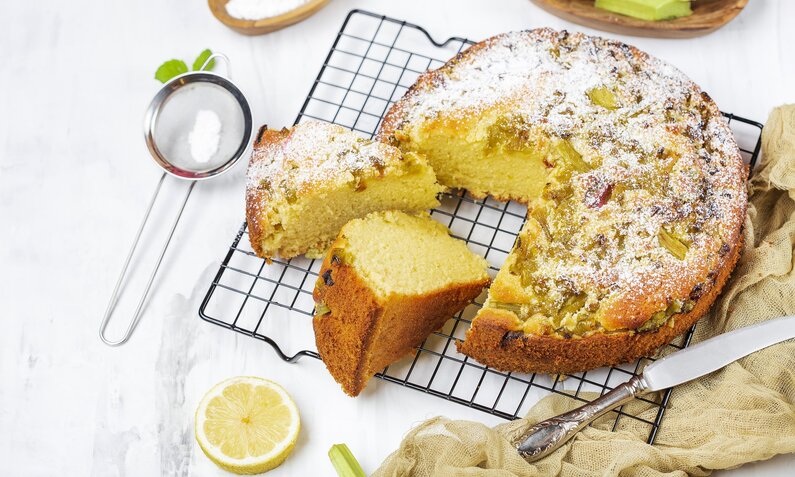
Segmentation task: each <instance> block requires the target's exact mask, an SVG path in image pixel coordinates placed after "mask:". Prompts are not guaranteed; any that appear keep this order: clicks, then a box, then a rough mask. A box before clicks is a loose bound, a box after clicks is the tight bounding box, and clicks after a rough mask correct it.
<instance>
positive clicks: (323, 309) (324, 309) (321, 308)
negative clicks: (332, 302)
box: [315, 302, 331, 316]
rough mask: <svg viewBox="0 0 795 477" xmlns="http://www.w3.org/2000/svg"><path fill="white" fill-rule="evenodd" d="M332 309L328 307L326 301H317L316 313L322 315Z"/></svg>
mask: <svg viewBox="0 0 795 477" xmlns="http://www.w3.org/2000/svg"><path fill="white" fill-rule="evenodd" d="M330 311H331V308H329V307H328V305H326V304H325V303H322V302H321V303H316V304H315V315H316V316H322V315H325V314H327V313H329V312H330Z"/></svg>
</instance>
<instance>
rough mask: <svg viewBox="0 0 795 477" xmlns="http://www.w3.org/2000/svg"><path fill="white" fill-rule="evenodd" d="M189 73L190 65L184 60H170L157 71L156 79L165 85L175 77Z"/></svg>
mask: <svg viewBox="0 0 795 477" xmlns="http://www.w3.org/2000/svg"><path fill="white" fill-rule="evenodd" d="M187 72H188V65H186V64H185V62H184V61H182V60H168V61H166V62H165V63H163V64H162V65H160V67H159V68H158V69H157V71H156V72H155V79H156V80H158V81H160V82H161V83H165V82H167V81H168V80H170V79H171V78H173V77H175V76H179V75H181V74H182V73H187Z"/></svg>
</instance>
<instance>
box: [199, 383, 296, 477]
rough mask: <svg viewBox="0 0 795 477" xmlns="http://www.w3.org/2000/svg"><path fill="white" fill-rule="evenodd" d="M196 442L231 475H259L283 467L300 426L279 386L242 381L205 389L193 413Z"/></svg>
mask: <svg viewBox="0 0 795 477" xmlns="http://www.w3.org/2000/svg"><path fill="white" fill-rule="evenodd" d="M195 429H196V440H197V441H198V442H199V447H201V449H202V450H203V451H204V453H205V454H206V455H207V457H209V458H210V460H212V461H213V462H215V464H216V465H218V466H219V467H221V468H222V469H224V470H228V471H230V472H234V473H236V474H260V473H262V472H265V471H268V470H271V469H273V468H274V467H277V466H278V465H279V464H281V463H282V462H284V460H285V459H286V458H287V456H288V455H290V452H292V450H293V448H294V447H295V441H296V440H297V439H298V432H299V431H300V429H301V422H300V418H299V415H298V408H297V407H296V405H295V403H294V402H293V400H292V399H291V398H290V395H289V394H287V391H285V390H284V388H282V387H281V386H279V385H278V384H276V383H274V382H272V381H268V380H266V379H262V378H256V377H251V376H241V377H237V378H231V379H227V380H226V381H223V382H221V383H218V384H216V385H215V386H214V387H213V388H212V389H210V390H209V391H208V392H207V394H205V396H204V398H202V400H201V403H199V408H198V409H196V421H195Z"/></svg>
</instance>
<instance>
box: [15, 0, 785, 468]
mask: <svg viewBox="0 0 795 477" xmlns="http://www.w3.org/2000/svg"><path fill="white" fill-rule="evenodd" d="M355 7H360V8H366V9H369V10H373V11H376V12H380V13H385V14H388V15H391V16H394V17H398V18H403V19H406V20H409V21H412V22H415V23H419V24H421V25H423V26H425V27H426V28H427V29H428V30H429V31H430V32H431V33H432V34H433V35H434V36H435V37H436V38H446V37H448V36H451V35H459V36H466V37H469V38H472V39H483V38H485V37H487V36H489V35H492V34H496V33H499V32H503V31H506V30H511V29H523V28H530V27H539V26H553V27H559V28H570V29H582V28H580V27H576V26H573V25H571V24H567V23H566V22H564V21H562V20H559V19H557V18H555V17H552V16H549V15H547V14H546V13H544V12H542V11H540V10H539V9H537V8H536V7H535V6H534V5H532V4H531V3H529V2H528V1H526V0H510V1H509V0H502V1H485V0H481V1H474V0H467V1H460V0H445V1H440V0H436V1H429V0H424V1H415V0H403V1H401V2H388V1H386V0H383V1H347V0H333V1H332V3H331V4H330V5H329V6H328V7H326V8H325V9H323V10H322V11H321V12H320V13H319V14H317V15H316V16H314V17H312V18H310V19H309V20H307V21H305V22H303V23H301V24H299V25H296V26H293V27H291V28H288V29H286V30H282V31H280V32H276V33H272V34H270V35H267V36H262V37H255V38H249V37H244V36H240V35H238V34H236V33H234V32H232V31H230V30H227V29H226V27H224V26H223V25H221V24H220V23H218V22H217V21H216V20H215V19H214V18H213V17H212V15H211V14H210V11H209V9H208V8H207V6H206V4H205V3H204V2H202V1H193V2H188V1H174V0H171V1H166V0H159V1H155V0H140V1H135V2H107V1H100V0H91V1H89V0H77V1H70V2H64V1H55V0H42V1H35V2H32V1H16V2H4V4H3V7H2V9H1V10H2V11H1V12H0V304H2V312H1V313H0V324H1V325H2V327H0V475H2V476H6V475H8V476H50V475H65V476H72V475H75V476H84V475H93V476H103V477H104V476H123V475H128V476H143V475H180V476H183V475H223V474H224V473H223V472H222V471H220V470H217V469H216V468H215V467H214V466H213V464H211V463H210V462H209V461H208V460H207V459H206V458H205V457H204V456H203V455H202V453H201V451H200V450H199V449H198V447H197V446H196V445H195V443H194V438H193V412H194V409H195V406H196V404H197V402H198V400H199V399H200V398H201V396H202V394H203V393H204V392H205V391H206V390H207V389H209V388H210V387H211V386H212V385H213V384H214V383H216V382H218V381H220V380H222V379H225V378H227V377H230V376H234V375H241V374H253V375H259V376H264V377H267V378H270V379H274V380H276V381H278V382H280V383H282V384H283V385H284V386H285V387H286V388H287V389H288V390H289V391H290V392H291V393H292V395H293V396H294V398H295V400H296V401H297V403H298V405H299V407H300V409H301V412H302V416H303V432H302V435H301V437H300V439H299V442H298V446H297V448H296V450H295V453H294V454H293V456H292V457H291V458H290V459H289V460H288V461H287V462H286V463H285V464H284V466H282V467H280V468H279V469H278V470H276V471H274V472H272V474H271V475H295V476H299V475H300V476H304V475H331V474H332V472H333V471H332V470H331V467H330V465H329V464H328V459H327V457H326V451H327V450H328V448H329V446H330V445H331V444H333V443H337V442H346V443H348V445H349V446H350V447H351V449H352V450H353V451H354V453H355V454H356V455H357V457H358V458H359V459H360V461H361V462H362V464H363V466H364V468H365V470H367V471H372V470H374V469H375V468H376V466H377V465H378V463H379V462H380V461H381V460H382V459H383V458H384V457H385V456H386V455H387V454H388V453H389V452H390V451H392V450H393V449H394V448H395V447H396V446H397V444H398V442H399V441H400V438H401V436H402V435H403V434H404V433H405V432H406V431H408V430H409V428H410V427H411V426H412V425H413V424H414V423H417V422H419V421H421V420H423V419H425V418H428V417H432V416H435V415H438V414H444V415H447V416H449V417H452V418H467V419H475V420H480V421H483V422H486V423H492V424H493V423H497V422H498V420H497V419H496V418H493V417H491V416H488V415H486V414H483V413H480V412H478V411H472V410H469V409H466V408H465V407H463V406H459V405H455V404H451V403H448V402H445V401H442V400H439V399H436V398H432V397H429V396H425V395H422V394H420V393H417V392H413V391H409V390H406V389H402V388H400V387H399V386H395V385H392V384H389V383H384V382H381V381H379V380H375V381H373V382H372V383H371V385H370V387H369V388H368V392H367V393H365V395H364V396H362V397H360V398H359V399H356V400H354V399H350V398H347V397H345V396H344V395H343V394H342V393H341V392H340V391H339V388H338V387H337V385H336V384H335V383H334V382H333V381H332V380H331V378H330V377H328V375H327V374H326V373H325V371H324V370H323V367H322V364H321V363H320V362H317V361H315V360H312V359H307V360H304V361H302V362H301V363H300V364H295V365H290V364H285V363H282V362H281V361H280V360H278V359H277V358H276V356H275V354H274V353H273V352H272V351H271V350H270V348H268V347H266V346H265V345H263V344H262V343H261V342H258V341H256V340H253V339H250V338H246V337H244V336H240V335H237V334H234V333H231V332H228V331H225V330H222V329H221V328H218V327H215V326H212V325H210V324H207V323H204V322H202V321H200V320H199V319H198V318H197V309H198V306H199V301H200V299H201V298H202V296H203V295H204V293H205V291H206V288H207V286H208V284H209V282H210V280H211V277H212V275H213V274H214V273H215V270H216V269H217V267H218V264H219V261H220V259H221V258H222V255H223V253H224V251H225V250H226V248H227V246H228V245H229V242H230V240H231V238H232V237H233V236H234V234H235V233H236V231H237V229H238V227H239V225H240V223H241V221H242V218H243V208H242V204H243V201H242V199H243V182H242V173H243V167H238V168H236V170H235V171H233V172H232V173H231V174H228V175H226V176H223V178H221V179H218V180H217V181H213V182H209V183H203V184H200V185H198V186H197V187H196V190H195V191H194V197H193V198H192V199H191V203H190V204H189V205H188V207H187V209H186V211H185V216H184V219H183V223H182V224H181V226H180V228H179V229H178V231H177V235H176V237H175V243H174V250H173V252H175V253H171V254H169V256H168V257H167V259H166V262H165V264H164V268H163V273H162V274H161V277H160V279H159V280H158V282H157V285H156V286H157V290H156V292H155V293H153V295H152V296H151V300H150V303H149V306H148V307H147V309H146V313H145V316H144V318H143V320H142V322H141V324H140V326H139V328H138V330H137V333H136V334H135V335H134V337H133V339H132V340H131V342H130V343H129V344H127V345H126V346H124V347H122V348H119V349H112V348H108V347H106V346H105V345H103V344H101V343H100V341H99V339H98V338H97V335H96V330H97V325H98V324H99V320H100V317H101V315H102V312H103V311H104V307H105V305H106V301H107V299H108V297H109V294H110V292H111V288H112V286H113V283H114V282H115V279H116V276H117V273H118V271H119V268H120V266H121V262H122V260H123V256H124V254H125V253H126V250H127V247H128V245H129V243H130V241H131V238H132V234H133V232H134V230H135V228H136V227H137V224H138V221H139V219H140V217H141V215H142V213H143V209H144V207H145V205H146V201H147V199H148V197H149V194H150V192H151V189H152V188H153V187H154V184H155V182H156V180H157V178H158V177H159V171H158V169H157V168H156V167H155V166H154V163H153V162H152V160H151V159H150V158H149V157H148V153H147V151H146V148H145V145H144V142H143V140H142V137H141V136H142V135H141V123H142V116H143V111H144V109H145V107H146V105H147V104H148V102H149V100H150V99H151V97H152V95H153V94H154V93H155V92H156V91H157V90H158V85H159V83H157V82H156V81H154V80H153V79H152V75H153V73H154V70H155V69H156V68H157V66H158V65H159V64H160V62H161V61H163V60H165V59H168V58H171V57H177V58H185V59H191V60H192V58H193V56H195V55H196V54H197V53H198V51H200V50H201V49H203V48H205V47H210V48H213V49H214V50H216V51H223V52H225V53H227V54H228V55H229V57H230V58H231V59H232V62H233V73H234V79H235V81H236V82H237V83H238V84H239V86H240V87H241V88H242V89H243V91H244V93H245V94H246V95H247V96H248V99H249V102H250V103H251V106H252V109H253V114H254V123H255V125H259V124H262V123H268V124H269V125H272V126H282V125H289V124H291V123H292V121H293V119H294V117H295V115H296V113H297V112H298V109H299V108H300V106H301V104H302V103H303V100H304V97H305V96H306V93H307V92H308V90H309V87H310V85H311V83H312V80H313V79H314V77H315V75H316V74H317V71H318V69H319V67H320V65H321V63H322V61H323V59H324V58H325V55H326V53H327V51H328V48H329V47H330V45H331V42H332V41H333V38H334V35H335V33H336V32H337V30H338V29H339V27H340V24H341V22H342V20H343V18H344V17H345V15H346V13H347V12H348V11H349V10H350V9H352V8H355ZM793 19H795V2H791V1H784V0H779V1H773V0H765V1H762V0H756V1H753V2H750V4H749V6H748V7H747V8H746V10H745V11H744V12H743V13H742V14H741V15H740V16H739V17H738V18H737V19H736V20H734V21H733V22H732V23H731V24H729V25H728V26H727V27H725V28H723V29H722V30H719V31H718V32H716V33H714V34H712V35H709V36H707V37H703V38H699V39H693V40H652V39H640V38H622V39H624V40H627V41H629V42H631V43H633V44H635V45H637V46H639V47H641V48H642V49H645V50H647V51H649V52H650V53H653V54H655V55H657V56H660V57H662V58H664V59H666V60H668V61H670V62H671V63H673V64H675V65H676V66H678V67H679V68H680V69H682V70H683V71H684V72H685V73H687V74H688V75H690V76H691V77H692V78H693V79H694V80H695V81H696V82H698V83H699V84H700V85H701V86H702V87H704V89H705V90H707V91H708V92H709V94H710V95H712V97H713V98H715V100H716V101H717V103H718V104H719V105H720V107H721V109H723V110H724V111H731V112H734V113H737V114H740V115H744V116H746V117H749V118H751V119H756V120H760V121H764V120H765V118H766V117H767V113H768V112H769V110H770V109H771V108H772V107H773V106H775V105H777V104H780V103H785V102H793V101H795V88H794V87H793V84H794V83H793V78H795V29H794V28H793V27H792V21H793ZM585 30H586V31H589V30H587V29H585ZM589 32H591V33H593V32H592V31H589ZM182 187H183V185H182V184H174V183H173V182H170V183H169V188H168V190H167V191H166V192H167V194H166V197H167V198H169V199H170V200H171V201H172V204H173V201H175V200H177V195H176V193H177V192H180V189H181V188H182ZM167 209H168V207H163V209H162V210H158V211H156V216H155V220H156V221H157V222H156V225H160V226H161V228H162V226H163V225H164V220H165V219H166V218H167V212H168V210H167ZM160 212H162V214H161V213H160ZM150 239H151V237H149V238H146V240H147V242H145V244H146V245H148V246H149V247H150V248H153V247H154V242H153V241H152V240H150ZM144 268H145V267H140V268H138V269H137V271H138V272H141V271H143V270H144ZM140 275H141V274H140V273H138V276H140ZM129 305H130V303H129V302H124V303H123V304H122V306H126V309H127V310H129ZM120 318H124V316H121V315H120ZM113 331H118V330H114V329H112V330H111V332H113ZM793 465H795V457H793V456H786V457H778V458H775V459H773V460H771V461H769V462H766V463H762V464H756V465H751V466H746V467H744V468H742V469H740V470H736V471H732V472H726V475H733V476H743V475H745V476H750V475H792V467H793Z"/></svg>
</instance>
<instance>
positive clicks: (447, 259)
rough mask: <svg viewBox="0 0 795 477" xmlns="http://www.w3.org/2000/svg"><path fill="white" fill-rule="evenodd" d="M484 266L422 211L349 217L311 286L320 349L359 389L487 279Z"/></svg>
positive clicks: (339, 376) (346, 386)
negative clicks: (359, 217)
mask: <svg viewBox="0 0 795 477" xmlns="http://www.w3.org/2000/svg"><path fill="white" fill-rule="evenodd" d="M487 268H488V265H487V263H486V260H485V259H484V258H483V257H480V256H478V255H476V254H474V253H473V252H471V251H470V250H469V249H468V248H467V246H466V244H465V243H464V242H463V241H461V240H458V239H456V238H453V237H451V236H450V234H449V232H448V230H447V228H446V227H445V226H444V225H442V224H440V223H438V222H436V221H435V220H433V219H432V218H430V216H429V215H428V214H427V213H423V214H419V215H409V214H406V213H403V212H399V211H387V212H374V213H371V214H369V215H368V216H367V217H365V218H363V219H355V220H352V221H350V222H349V223H348V224H346V225H345V226H344V227H343V229H342V231H341V232H340V234H339V236H338V237H337V239H336V240H335V241H334V243H333V244H332V246H331V248H330V249H329V250H328V252H327V254H326V257H325V259H324V260H323V265H322V267H321V269H320V276H319V277H318V280H317V283H316V285H315V290H314V299H315V303H316V311H315V317H314V319H313V326H314V330H315V341H316V344H317V349H318V352H319V353H320V357H321V358H322V359H323V362H324V363H325V364H326V367H327V368H328V370H329V372H330V373H331V375H332V376H333V377H334V379H335V380H336V381H337V382H338V383H340V385H341V386H342V388H343V390H344V391H345V392H346V393H347V394H349V395H351V396H356V395H358V394H359V393H360V392H361V391H362V389H364V387H365V385H366V384H367V381H368V380H369V379H370V378H371V377H372V376H373V375H375V374H376V373H378V372H380V371H381V370H383V369H384V368H385V367H386V366H388V365H389V364H390V363H393V362H395V361H397V360H398V359H400V358H401V357H403V356H405V355H406V354H409V353H411V352H412V351H413V350H414V348H415V347H417V346H419V345H420V344H422V342H423V340H425V338H427V337H428V335H429V334H431V333H432V332H433V331H435V330H438V329H440V328H441V327H442V326H443V325H444V323H445V322H446V321H447V320H448V319H449V318H450V317H452V316H453V315H454V314H456V313H457V312H459V311H461V310H462V309H463V308H464V307H465V306H466V305H467V304H468V303H469V302H470V301H471V300H473V299H474V298H476V297H477V296H478V295H479V294H480V293H481V291H482V290H483V288H484V287H485V286H486V285H488V283H489V275H488V273H487Z"/></svg>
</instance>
